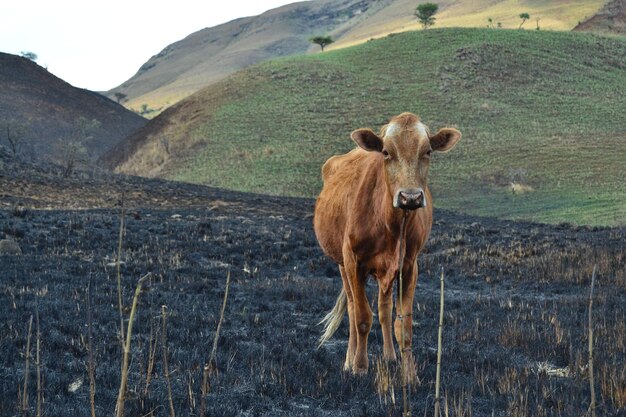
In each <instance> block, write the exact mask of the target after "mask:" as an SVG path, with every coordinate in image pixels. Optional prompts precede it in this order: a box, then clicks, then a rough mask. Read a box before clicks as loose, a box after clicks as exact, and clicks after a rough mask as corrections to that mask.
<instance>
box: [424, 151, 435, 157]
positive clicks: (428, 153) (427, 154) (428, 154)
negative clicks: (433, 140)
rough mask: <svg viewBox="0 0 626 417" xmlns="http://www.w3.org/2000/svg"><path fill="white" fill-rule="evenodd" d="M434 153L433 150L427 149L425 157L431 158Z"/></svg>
mask: <svg viewBox="0 0 626 417" xmlns="http://www.w3.org/2000/svg"><path fill="white" fill-rule="evenodd" d="M431 153H433V151H431V150H428V151H426V153H425V154H424V156H425V157H427V158H430V154H431Z"/></svg>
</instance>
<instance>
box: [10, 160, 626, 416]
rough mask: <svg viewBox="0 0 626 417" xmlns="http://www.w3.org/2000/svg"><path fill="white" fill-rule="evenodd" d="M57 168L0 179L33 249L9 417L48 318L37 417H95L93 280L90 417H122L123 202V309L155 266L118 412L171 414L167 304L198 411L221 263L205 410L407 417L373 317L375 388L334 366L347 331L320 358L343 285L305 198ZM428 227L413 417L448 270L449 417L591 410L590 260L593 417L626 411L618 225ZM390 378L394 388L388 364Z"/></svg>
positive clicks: (13, 328) (371, 380)
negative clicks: (596, 411) (163, 330)
mask: <svg viewBox="0 0 626 417" xmlns="http://www.w3.org/2000/svg"><path fill="white" fill-rule="evenodd" d="M52 171H53V170H52ZM52 171H47V172H46V171H39V172H30V173H29V175H23V174H20V172H19V170H10V171H5V172H4V173H2V174H1V175H0V189H1V191H0V205H1V206H2V207H3V208H2V210H0V227H1V228H2V232H3V233H4V234H5V235H7V236H8V237H10V238H13V239H15V240H16V241H17V242H18V243H19V244H20V246H21V248H22V250H23V255H22V256H0V265H1V271H2V275H1V279H0V317H1V318H2V320H0V335H1V336H0V352H1V355H0V392H1V393H2V395H0V415H7V416H12V415H19V414H21V410H20V407H19V406H18V404H19V398H20V393H19V391H20V390H21V389H22V388H23V386H22V384H23V382H24V359H25V349H26V341H27V340H26V339H27V332H28V322H29V318H30V316H31V315H35V313H36V312H37V311H38V312H39V320H40V329H41V358H42V360H41V362H42V365H41V369H42V375H43V387H44V391H43V393H44V399H45V403H44V406H43V409H44V411H45V415H47V416H66V415H75V416H87V415H89V394H88V393H89V382H88V381H89V379H88V376H87V370H86V365H87V357H88V356H87V348H86V337H87V303H86V291H87V284H88V282H89V280H90V279H91V280H92V282H93V288H94V299H93V303H92V313H93V340H94V342H93V343H94V354H95V358H96V363H97V368H96V384H97V391H96V410H97V414H98V415H111V414H112V413H113V409H114V406H115V398H116V395H117V390H118V387H119V378H120V360H121V347H120V343H119V338H118V336H117V332H118V327H119V316H118V312H117V288H116V276H115V268H114V267H112V266H110V264H111V262H113V261H114V259H115V256H116V255H115V253H116V247H117V236H118V233H119V221H120V208H119V206H118V202H119V201H120V200H123V201H124V204H125V207H126V216H125V221H126V231H125V234H124V239H123V257H122V260H123V261H124V262H125V264H124V266H123V269H122V274H123V276H122V279H123V287H124V300H125V301H124V304H125V307H126V308H128V307H129V306H130V303H131V295H132V291H134V287H135V284H136V282H137V280H138V278H139V277H140V276H142V275H143V274H145V273H147V272H151V273H152V274H153V275H152V279H151V281H150V283H149V285H148V288H147V289H146V290H145V291H144V292H143V293H142V295H141V298H140V301H139V309H138V315H137V318H136V322H135V330H134V334H133V338H132V363H131V368H130V371H131V374H130V379H129V393H128V395H127V398H128V399H127V402H126V410H127V415H131V416H143V415H150V413H151V412H153V413H154V415H165V414H167V410H168V408H167V407H168V406H167V394H166V392H167V391H166V381H165V378H164V375H163V360H162V355H161V345H160V343H161V342H160V340H161V339H160V330H157V329H158V328H159V327H160V323H161V322H160V320H161V316H160V314H161V306H162V305H166V306H167V308H168V312H169V316H168V328H167V332H168V335H167V338H168V346H169V368H170V378H171V382H172V391H173V392H172V394H173V400H174V406H175V410H176V412H177V415H197V413H198V411H199V404H200V397H199V392H200V383H201V380H202V367H203V364H204V362H205V361H206V360H207V357H208V354H209V351H210V349H211V344H212V342H213V336H214V333H215V329H216V326H217V321H218V319H219V313H220V306H221V303H222V297H223V293H224V289H225V281H226V276H227V274H228V272H229V271H230V273H231V279H232V283H231V287H230V295H229V298H228V304H227V308H226V313H225V317H224V323H223V327H222V333H221V337H220V340H219V345H218V355H217V372H216V373H214V374H213V375H212V376H211V378H210V393H209V395H208V398H207V404H208V415H211V416H234V415H242V416H253V415H271V416H288V415H289V416H293V415H304V416H327V415H328V416H329V415H333V416H353V415H368V416H388V415H400V412H401V401H400V392H401V391H400V389H399V386H398V385H395V391H394V392H391V390H385V389H384V384H382V383H380V381H381V380H384V377H385V375H384V373H385V372H383V371H380V370H378V371H377V370H376V366H375V365H376V359H377V357H378V355H379V354H380V352H381V347H382V339H381V335H380V329H379V326H378V324H377V323H376V320H375V325H374V328H373V330H374V331H373V333H372V335H371V336H370V348H369V353H370V361H371V367H370V372H369V374H368V375H367V376H365V377H360V378H355V377H352V376H350V375H347V374H344V373H343V372H342V371H341V367H342V364H343V356H344V353H345V348H346V343H347V325H346V324H345V323H344V325H343V326H342V327H341V328H340V330H339V331H338V333H337V334H336V336H335V338H334V339H333V341H332V342H331V343H330V344H328V345H327V346H325V347H323V348H322V349H320V350H316V349H315V345H316V340H317V337H318V335H319V331H320V328H319V327H318V326H316V323H317V322H318V321H319V320H320V319H321V317H322V316H323V315H324V314H325V312H327V310H329V309H330V308H331V307H332V305H333V303H334V300H335V297H336V295H337V293H338V291H339V288H340V282H341V280H340V278H339V276H338V272H337V269H336V267H335V266H334V265H333V264H332V263H331V262H330V261H329V260H328V259H327V258H326V257H325V256H324V255H323V253H322V252H321V250H320V249H319V247H318V245H317V242H316V240H315V236H314V234H313V230H312V225H311V223H312V222H311V215H312V208H313V200H310V199H288V198H277V197H267V196H262V195H253V194H243V193H234V192H228V191H224V190H220V189H213V188H208V187H202V186H195V185H186V184H179V183H171V182H165V181H156V180H142V179H137V178H132V177H119V176H111V177H98V178H92V179H81V178H77V177H75V178H71V179H66V180H61V179H60V178H59V176H57V175H56V174H55V173H54V172H52ZM20 203H21V204H22V205H23V207H24V208H21V207H22V206H20ZM435 219H436V221H435V224H434V227H433V231H432V234H431V238H430V241H429V243H428V245H427V248H426V251H425V253H423V254H421V255H420V257H419V261H418V262H419V265H420V280H419V283H418V289H417V291H416V299H415V314H414V318H413V319H414V321H415V323H414V326H415V333H414V339H413V351H414V354H415V356H416V362H417V373H418V377H419V382H418V383H416V384H415V385H414V386H413V390H412V393H411V403H412V409H413V412H414V414H415V415H423V414H424V412H425V410H427V409H428V410H430V409H432V403H433V393H434V388H433V386H434V380H435V366H436V352H435V350H436V333H437V324H436V323H437V317H438V287H439V279H438V278H439V268H440V267H443V268H444V270H445V274H446V292H445V294H446V314H445V329H444V352H443V368H442V375H443V385H442V386H443V391H444V393H445V396H446V401H447V403H448V405H449V407H450V415H456V416H470V415H476V416H486V415H489V416H491V415H496V416H504V415H506V416H523V415H541V416H570V415H583V414H584V413H585V412H586V410H587V407H588V405H589V384H588V382H587V370H586V363H587V336H586V335H587V328H586V320H587V303H588V291H589V282H590V277H591V271H592V268H593V266H594V265H597V266H598V279H597V288H596V290H597V292H596V294H597V295H596V299H595V317H596V321H595V332H596V341H595V347H596V352H595V356H596V363H595V369H596V390H597V393H598V398H599V403H600V410H601V411H602V413H601V415H624V414H625V413H626V360H625V358H626V347H625V343H626V342H625V341H626V327H625V325H624V322H625V320H624V319H625V314H626V303H625V302H624V301H625V299H626V272H625V265H624V263H625V261H626V258H625V256H624V255H625V252H624V243H623V242H624V239H625V238H626V230H625V229H623V228H622V229H616V228H589V227H577V226H572V225H559V226H546V225H542V224H535V223H522V222H510V221H499V220H493V219H489V218H478V217H468V216H463V215H459V214H455V213H453V212H448V211H436V213H435ZM371 284H372V285H370V286H369V288H368V289H369V293H370V301H371V302H372V303H373V304H374V305H375V303H376V299H375V294H376V291H375V290H376V287H375V285H374V284H373V283H371ZM374 311H375V309H374ZM127 315H128V312H127V311H126V316H127ZM156 339H158V342H157V349H156V355H155V359H154V369H153V371H152V373H151V382H150V383H149V386H148V387H147V388H146V380H147V368H148V364H149V362H150V350H151V349H150V347H151V346H152V347H153V348H154V340H156ZM34 346H35V332H34V330H33V339H32V340H31V354H32V355H33V356H32V357H31V364H30V371H29V374H30V375H29V381H30V382H29V389H28V393H29V405H30V407H31V411H33V410H34V406H35V403H36V386H35V375H36V366H35V360H34V358H35V356H34V355H35V347H34ZM388 372H389V373H390V375H391V377H392V378H393V377H394V373H395V370H394V367H393V366H392V367H391V368H390V370H389V371H388ZM394 401H395V402H394Z"/></svg>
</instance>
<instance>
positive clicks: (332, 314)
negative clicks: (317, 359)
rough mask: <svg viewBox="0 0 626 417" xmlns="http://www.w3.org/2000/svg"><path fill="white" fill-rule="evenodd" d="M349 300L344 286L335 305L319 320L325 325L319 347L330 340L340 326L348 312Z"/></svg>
mask: <svg viewBox="0 0 626 417" xmlns="http://www.w3.org/2000/svg"><path fill="white" fill-rule="evenodd" d="M347 301H348V299H347V297H346V292H345V291H344V290H343V288H341V292H340V293H339V296H338V297H337V301H336V302H335V306H334V307H333V309H332V310H330V311H329V312H328V314H326V316H325V317H324V318H323V319H322V321H320V322H319V324H323V325H324V332H323V333H322V336H321V337H320V340H319V343H318V344H317V348H318V349H319V348H321V347H322V346H323V345H324V343H326V342H328V340H329V339H330V338H331V337H332V336H333V334H335V332H336V331H337V329H338V328H339V325H340V324H341V322H342V321H343V316H344V315H345V314H346V306H347Z"/></svg>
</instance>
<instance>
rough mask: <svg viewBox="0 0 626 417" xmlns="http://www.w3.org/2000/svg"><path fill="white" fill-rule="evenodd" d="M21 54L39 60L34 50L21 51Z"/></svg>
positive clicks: (32, 59)
mask: <svg viewBox="0 0 626 417" xmlns="http://www.w3.org/2000/svg"><path fill="white" fill-rule="evenodd" d="M20 55H22V56H23V57H24V58H26V59H30V60H31V61H37V54H36V53H34V52H30V51H22V52H20Z"/></svg>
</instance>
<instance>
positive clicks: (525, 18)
mask: <svg viewBox="0 0 626 417" xmlns="http://www.w3.org/2000/svg"><path fill="white" fill-rule="evenodd" d="M519 18H520V19H522V23H520V24H519V27H518V29H521V28H522V25H523V24H524V23H525V22H526V21H527V20H528V19H530V15H529V14H528V13H520V15H519Z"/></svg>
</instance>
